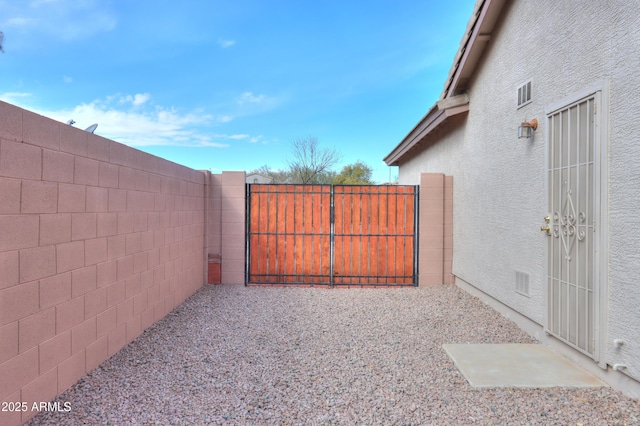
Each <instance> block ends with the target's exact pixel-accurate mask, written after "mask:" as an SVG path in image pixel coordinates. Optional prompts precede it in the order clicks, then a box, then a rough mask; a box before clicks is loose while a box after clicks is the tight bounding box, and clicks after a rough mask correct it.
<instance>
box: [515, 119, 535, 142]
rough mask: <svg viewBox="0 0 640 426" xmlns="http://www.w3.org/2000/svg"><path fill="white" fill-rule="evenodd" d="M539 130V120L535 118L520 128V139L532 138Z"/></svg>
mask: <svg viewBox="0 0 640 426" xmlns="http://www.w3.org/2000/svg"><path fill="white" fill-rule="evenodd" d="M537 128H538V120H536V119H535V118H534V119H533V120H531V121H525V122H523V123H522V124H520V126H518V139H521V138H527V139H528V138H530V137H532V136H533V132H534V131H535V130H536V129H537Z"/></svg>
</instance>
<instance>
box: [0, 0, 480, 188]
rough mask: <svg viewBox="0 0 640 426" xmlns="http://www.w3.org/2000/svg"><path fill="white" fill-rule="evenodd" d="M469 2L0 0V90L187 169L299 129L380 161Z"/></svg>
mask: <svg viewBox="0 0 640 426" xmlns="http://www.w3.org/2000/svg"><path fill="white" fill-rule="evenodd" d="M474 3H475V0H450V1H447V2H443V1H436V0H397V1H392V0H384V1H383V0H370V1H362V0H340V1H337V0H336V1H334V0H325V1H294V0H184V1H175V0H172V1H168V0H152V1H151V0H135V1H127V0H112V1H109V0H0V31H3V32H4V35H5V40H4V50H5V53H3V54H0V99H1V100H3V101H5V102H9V103H12V104H14V105H18V106H20V107H23V108H26V109H29V110H31V111H35V112H37V113H39V114H42V115H45V116H47V117H51V118H53V119H56V120H59V121H61V122H67V120H69V119H73V120H75V121H76V124H75V125H76V126H77V127H81V128H86V127H88V126H89V125H91V124H93V123H98V128H97V130H96V133H97V134H100V135H102V136H105V137H108V138H110V139H114V140H116V141H118V142H122V143H126V144H128V145H131V146H135V147H137V148H139V149H142V150H144V151H147V152H150V153H152V154H155V155H159V156H161V157H164V158H167V159H169V160H171V161H174V162H177V163H180V164H184V165H186V166H189V167H192V168H195V169H210V170H212V171H213V172H216V173H217V172H220V171H222V170H251V169H255V168H258V167H260V166H262V165H265V164H266V165H268V166H270V167H272V168H275V169H281V168H285V167H286V164H287V163H286V160H287V157H289V156H290V145H291V141H292V140H294V139H296V138H300V137H307V136H315V137H317V138H318V140H319V142H320V145H321V146H323V147H327V148H336V149H337V150H338V151H339V152H340V153H341V154H342V161H341V163H340V164H339V165H338V166H337V169H339V168H340V167H341V166H343V165H346V164H350V163H354V162H355V161H358V160H361V161H364V162H365V163H367V164H369V165H370V166H371V167H372V168H373V169H374V180H376V181H377V182H379V183H382V182H386V181H388V180H389V176H390V175H392V177H395V176H396V175H397V171H396V170H394V169H390V168H389V167H387V166H386V165H385V164H384V162H383V161H382V158H383V157H384V156H385V155H387V154H388V153H389V152H390V151H391V150H392V149H393V148H394V147H395V146H396V144H397V143H398V142H400V141H401V140H402V138H403V137H404V136H405V135H406V134H407V133H408V132H409V131H410V130H411V129H412V128H413V126H414V125H415V124H416V123H417V122H418V121H419V120H420V119H421V118H422V117H423V116H424V114H425V113H426V112H427V110H428V109H429V108H430V107H431V106H432V105H433V104H434V103H435V101H436V100H437V99H438V97H439V95H440V93H441V91H442V88H443V86H444V81H445V78H446V77H447V74H448V71H449V68H450V66H451V63H452V61H453V57H454V55H455V53H456V51H457V49H458V47H459V43H460V40H461V38H462V35H463V33H464V31H465V29H466V24H467V21H468V20H469V17H470V16H471V13H472V11H473V5H474Z"/></svg>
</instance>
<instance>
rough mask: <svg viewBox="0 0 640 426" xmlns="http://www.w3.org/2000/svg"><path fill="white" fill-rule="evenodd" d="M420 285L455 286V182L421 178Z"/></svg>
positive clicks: (432, 176)
mask: <svg viewBox="0 0 640 426" xmlns="http://www.w3.org/2000/svg"><path fill="white" fill-rule="evenodd" d="M419 184H420V205H419V231H418V235H419V237H418V238H419V243H418V273H419V275H418V285H442V284H452V283H453V280H452V274H451V259H452V255H453V253H452V246H453V227H452V224H453V200H452V195H453V179H452V177H451V176H445V175H443V174H442V173H421V174H420V182H419Z"/></svg>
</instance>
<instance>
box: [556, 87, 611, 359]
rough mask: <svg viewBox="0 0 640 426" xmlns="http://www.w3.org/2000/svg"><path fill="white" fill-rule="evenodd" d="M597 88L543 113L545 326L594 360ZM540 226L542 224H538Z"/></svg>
mask: <svg viewBox="0 0 640 426" xmlns="http://www.w3.org/2000/svg"><path fill="white" fill-rule="evenodd" d="M599 103H600V92H596V93H592V94H590V95H588V96H586V97H583V98H581V99H579V100H576V101H575V102H572V103H568V104H566V105H564V106H561V107H559V108H556V109H554V110H552V111H550V112H549V113H548V114H547V129H548V135H549V137H548V153H547V162H548V164H547V173H548V176H547V183H548V188H547V194H548V210H549V216H548V217H547V218H545V219H546V220H547V222H548V223H549V225H548V227H549V230H548V231H547V233H548V237H547V244H548V246H547V286H548V287H547V320H546V331H547V332H548V333H550V334H552V335H554V336H556V337H557V338H558V339H561V340H563V341H564V342H565V343H567V344H568V345H570V346H572V347H574V348H575V349H577V350H579V351H581V352H583V353H585V354H587V355H589V356H590V357H592V358H593V359H595V360H598V353H599V344H598V326H599V318H598V314H599V309H598V307H599V305H598V303H599V301H598V300H599V297H600V294H601V292H600V290H599V288H598V285H599V279H598V273H597V272H598V271H597V258H596V256H597V255H596V250H597V242H598V241H599V238H598V237H597V232H598V231H599V226H598V223H597V220H598V219H599V217H600V214H599V212H598V206H599V201H598V198H599V184H600V183H599V182H598V181H597V179H596V177H597V176H598V170H599V169H598V161H599V160H598V159H599V145H600V141H599V136H598V130H597V128H598V105H599ZM543 229H544V228H543Z"/></svg>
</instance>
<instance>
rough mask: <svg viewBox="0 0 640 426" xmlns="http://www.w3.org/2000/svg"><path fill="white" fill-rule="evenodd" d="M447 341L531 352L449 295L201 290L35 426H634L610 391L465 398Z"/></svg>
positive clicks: (471, 392) (432, 290)
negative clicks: (514, 346) (505, 345)
mask: <svg viewBox="0 0 640 426" xmlns="http://www.w3.org/2000/svg"><path fill="white" fill-rule="evenodd" d="M445 343H535V340H534V339H533V338H531V337H530V336H528V335H527V334H526V333H524V332H523V331H522V330H520V329H519V328H518V327H517V326H516V325H515V324H514V323H512V322H511V321H509V320H507V319H506V318H504V317H502V316H501V315H500V314H498V313H497V312H496V311H494V310H492V309H491V308H489V307H487V306H486V305H484V304H483V303H482V302H480V301H479V300H478V299H477V298H475V297H473V296H471V295H469V294H467V293H465V292H464V291H462V290H460V289H458V288H457V287H455V286H441V287H420V288H402V289H333V290H330V289H308V288H306V289H305V288H256V287H249V288H247V287H244V286H234V285H221V286H206V287H204V288H202V289H201V290H199V291H198V292H197V293H196V294H195V295H193V296H192V297H191V298H190V299H188V300H187V301H186V302H185V303H184V304H182V305H181V306H179V307H178V308H176V309H175V310H174V311H173V312H172V313H170V314H169V315H168V316H167V317H166V318H164V319H163V320H161V321H160V322H158V323H157V324H155V325H154V326H153V327H151V328H150V329H148V330H147V331H145V332H144V333H143V334H142V335H141V336H140V337H139V338H138V339H136V340H135V341H133V342H132V343H131V344H130V345H128V346H127V347H125V348H124V349H123V350H121V351H120V352H118V353H117V354H116V355H114V356H113V357H112V358H110V359H109V360H107V361H105V362H104V363H102V364H101V365H100V366H99V367H98V368H97V369H95V370H94V371H93V372H92V373H91V374H89V375H88V376H86V377H85V378H83V379H82V380H81V381H80V382H78V383H77V384H76V385H75V386H73V387H72V388H71V389H69V390H68V391H66V392H65V393H63V394H62V395H60V396H59V397H58V398H57V401H60V402H66V401H68V402H70V403H71V407H72V409H71V412H69V413H62V412H58V413H55V412H51V413H41V414H40V415H38V416H37V417H36V418H34V419H32V421H31V422H30V424H31V425H52V424H64V425H80V424H89V425H102V424H104V425H127V424H154V425H182V424H251V425H253V424H278V425H280V424H403V425H405V424H406V425H410V424H438V425H440V424H455V425H458V424H472V423H477V424H510V425H511V424H545V425H547V424H562V425H568V424H571V425H577V424H584V425H605V424H606V425H614V424H638V422H639V419H640V401H638V400H633V399H630V398H627V397H625V396H623V395H622V394H621V393H619V392H616V391H614V390H612V389H610V388H591V389H572V388H549V389H500V388H496V389H474V388H472V387H471V386H469V384H468V383H467V381H466V380H465V379H464V377H463V376H462V375H461V374H460V373H459V372H458V370H457V368H456V367H455V366H454V364H453V362H452V361H451V360H450V359H449V357H448V356H447V354H446V353H445V351H444V350H443V349H442V345H443V344H445Z"/></svg>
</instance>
